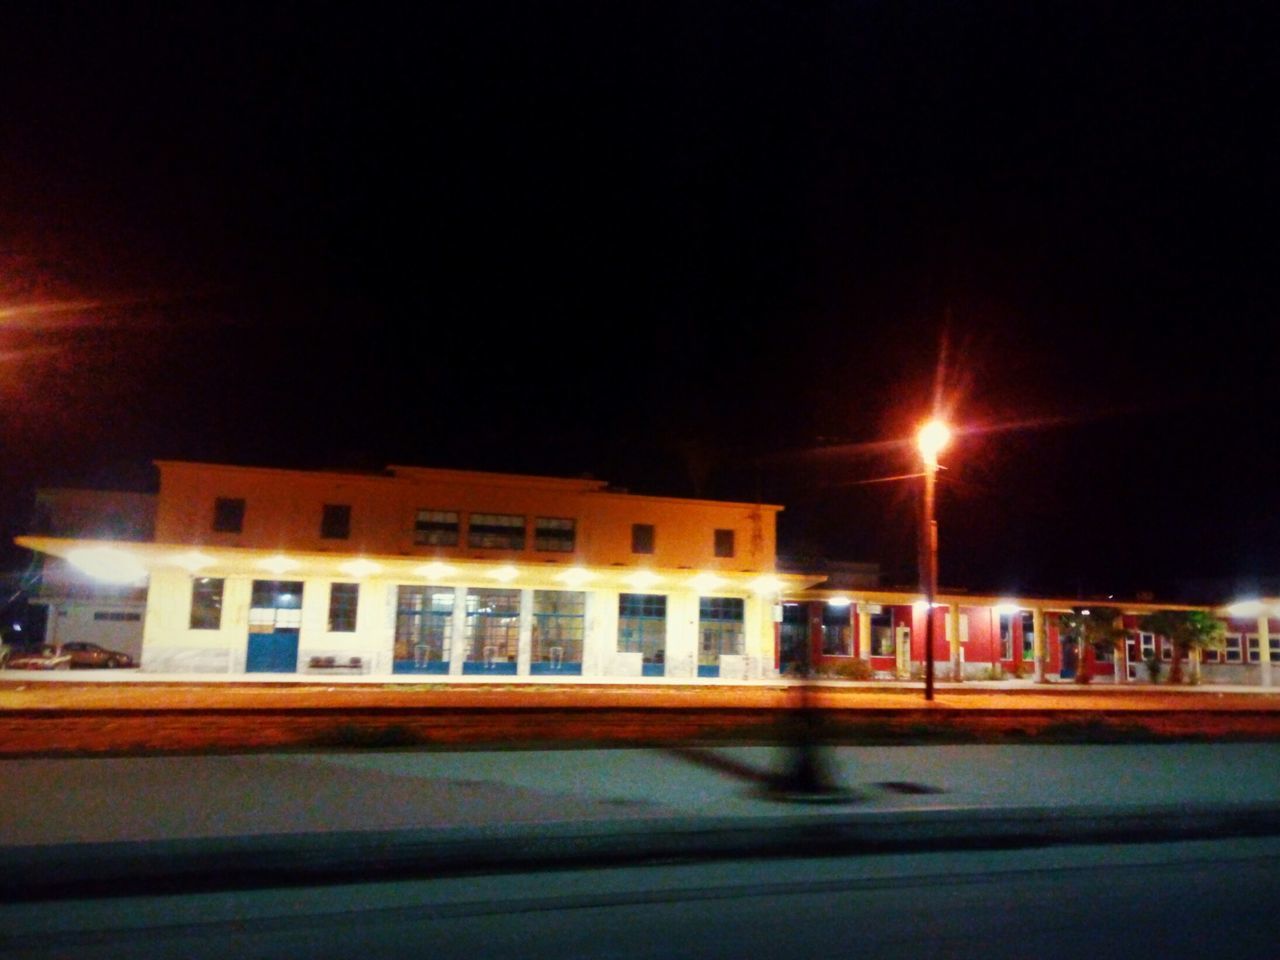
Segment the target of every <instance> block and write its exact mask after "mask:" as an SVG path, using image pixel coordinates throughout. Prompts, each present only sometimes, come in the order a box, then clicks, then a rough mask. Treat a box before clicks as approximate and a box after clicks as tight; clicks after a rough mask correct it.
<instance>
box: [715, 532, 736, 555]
mask: <svg viewBox="0 0 1280 960" xmlns="http://www.w3.org/2000/svg"><path fill="white" fill-rule="evenodd" d="M734 533H735V531H733V530H732V529H728V528H721V527H717V528H716V530H715V533H714V534H713V543H712V549H713V551H714V553H715V556H716V557H719V558H722V559H732V558H733V557H735V556H736V555H737V537H735V536H734Z"/></svg>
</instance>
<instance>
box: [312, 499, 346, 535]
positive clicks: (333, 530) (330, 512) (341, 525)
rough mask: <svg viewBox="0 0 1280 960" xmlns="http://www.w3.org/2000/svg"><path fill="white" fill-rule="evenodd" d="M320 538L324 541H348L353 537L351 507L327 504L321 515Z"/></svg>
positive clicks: (344, 504) (342, 504) (343, 504)
mask: <svg viewBox="0 0 1280 960" xmlns="http://www.w3.org/2000/svg"><path fill="white" fill-rule="evenodd" d="M320 536H321V538H322V539H324V540H346V539H347V538H348V537H349V536H351V506H350V505H349V504H346V503H326V504H325V505H324V511H323V512H322V513H321V515H320Z"/></svg>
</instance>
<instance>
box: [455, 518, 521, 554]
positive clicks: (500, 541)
mask: <svg viewBox="0 0 1280 960" xmlns="http://www.w3.org/2000/svg"><path fill="white" fill-rule="evenodd" d="M506 520H516V521H519V523H502V522H492V521H506ZM477 527H478V528H479V529H477ZM528 537H529V518H528V517H527V516H524V515H522V514H518V513H473V514H471V515H470V516H468V517H467V547H468V549H471V550H524V548H525V543H526V541H527V540H528Z"/></svg>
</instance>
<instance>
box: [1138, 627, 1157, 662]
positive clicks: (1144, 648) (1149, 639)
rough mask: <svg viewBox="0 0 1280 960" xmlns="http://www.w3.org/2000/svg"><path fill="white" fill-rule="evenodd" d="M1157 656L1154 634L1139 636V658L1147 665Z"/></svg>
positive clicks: (1141, 634) (1140, 634)
mask: <svg viewBox="0 0 1280 960" xmlns="http://www.w3.org/2000/svg"><path fill="white" fill-rule="evenodd" d="M1155 655H1156V637H1155V634H1153V633H1139V634H1138V658H1139V659H1140V660H1142V662H1143V663H1146V662H1147V661H1148V660H1151V659H1153V658H1154V657H1155Z"/></svg>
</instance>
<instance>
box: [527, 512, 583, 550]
mask: <svg viewBox="0 0 1280 960" xmlns="http://www.w3.org/2000/svg"><path fill="white" fill-rule="evenodd" d="M573 535H574V521H573V520H568V519H565V518H562V517H538V518H537V519H536V520H534V521H533V549H535V550H548V551H553V552H555V553H573V548H574V536H573Z"/></svg>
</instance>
